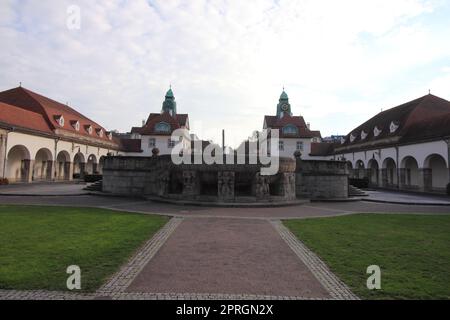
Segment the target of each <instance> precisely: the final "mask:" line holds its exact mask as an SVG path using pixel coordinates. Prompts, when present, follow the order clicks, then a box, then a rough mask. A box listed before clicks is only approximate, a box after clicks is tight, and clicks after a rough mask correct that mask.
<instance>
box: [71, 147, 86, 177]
mask: <svg viewBox="0 0 450 320" xmlns="http://www.w3.org/2000/svg"><path fill="white" fill-rule="evenodd" d="M85 167H86V160H85V158H84V155H83V154H82V153H81V152H78V153H77V154H75V156H74V157H73V177H74V178H82V177H83V176H84V173H85Z"/></svg>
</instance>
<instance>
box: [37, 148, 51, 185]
mask: <svg viewBox="0 0 450 320" xmlns="http://www.w3.org/2000/svg"><path fill="white" fill-rule="evenodd" d="M52 171H53V154H52V152H51V151H50V150H48V149H47V148H41V149H39V150H38V151H37V152H36V155H35V156H34V165H33V174H32V177H33V181H39V180H51V179H52Z"/></svg>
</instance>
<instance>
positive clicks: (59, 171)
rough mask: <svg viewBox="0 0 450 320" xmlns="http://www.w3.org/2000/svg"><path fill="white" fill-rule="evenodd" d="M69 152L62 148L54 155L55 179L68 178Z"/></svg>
mask: <svg viewBox="0 0 450 320" xmlns="http://www.w3.org/2000/svg"><path fill="white" fill-rule="evenodd" d="M70 166H71V162H70V154H69V152H67V151H65V150H62V151H60V152H59V153H58V155H57V156H56V164H55V176H56V179H57V180H70Z"/></svg>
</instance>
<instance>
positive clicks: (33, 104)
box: [0, 87, 110, 141]
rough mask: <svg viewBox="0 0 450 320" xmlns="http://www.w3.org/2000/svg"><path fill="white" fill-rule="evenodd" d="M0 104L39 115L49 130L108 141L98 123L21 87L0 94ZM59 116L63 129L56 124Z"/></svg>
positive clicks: (25, 123) (25, 125)
mask: <svg viewBox="0 0 450 320" xmlns="http://www.w3.org/2000/svg"><path fill="white" fill-rule="evenodd" d="M0 102H4V103H7V104H10V105H14V106H16V107H17V108H21V109H23V110H28V111H31V112H35V113H38V114H40V115H41V116H42V117H43V118H44V119H45V122H46V123H47V127H48V129H49V130H55V129H59V130H61V131H68V132H71V133H74V134H76V135H82V136H89V137H91V138H95V139H99V140H103V141H110V140H109V138H108V137H107V135H106V132H107V131H106V130H105V129H104V128H103V127H102V126H100V125H99V124H98V123H96V122H94V121H92V120H90V119H89V118H87V117H85V116H84V115H82V114H81V113H79V112H78V111H76V110H74V109H72V108H70V107H69V106H67V105H64V104H62V103H59V102H57V101H55V100H52V99H49V98H47V97H44V96H42V95H40V94H37V93H35V92H32V91H30V90H27V89H25V88H23V87H17V88H14V89H10V90H7V91H3V92H0ZM61 116H63V117H64V126H63V127H61V126H59V124H58V119H59V118H60V117H61ZM75 121H79V123H80V130H79V131H77V130H76V129H75V128H74V126H73V124H74V123H75ZM27 125H28V124H27V121H25V120H24V125H23V127H27ZM89 125H91V126H92V134H89V133H88V132H87V130H86V129H85V128H86V127H87V126H89ZM97 129H101V130H103V133H104V134H103V137H101V136H100V135H99V134H98V132H100V130H97Z"/></svg>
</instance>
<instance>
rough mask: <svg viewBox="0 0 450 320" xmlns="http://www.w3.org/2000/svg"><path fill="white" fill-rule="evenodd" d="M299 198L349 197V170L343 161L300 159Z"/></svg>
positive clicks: (298, 165)
mask: <svg viewBox="0 0 450 320" xmlns="http://www.w3.org/2000/svg"><path fill="white" fill-rule="evenodd" d="M296 190H297V198H310V199H345V198H348V170H347V167H346V163H345V162H342V161H326V160H300V159H297V170H296Z"/></svg>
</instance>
